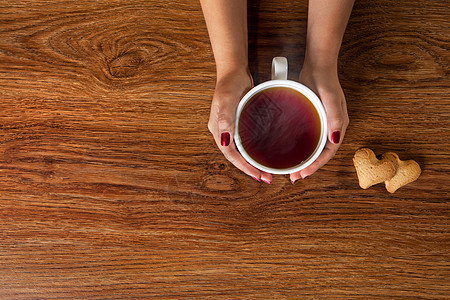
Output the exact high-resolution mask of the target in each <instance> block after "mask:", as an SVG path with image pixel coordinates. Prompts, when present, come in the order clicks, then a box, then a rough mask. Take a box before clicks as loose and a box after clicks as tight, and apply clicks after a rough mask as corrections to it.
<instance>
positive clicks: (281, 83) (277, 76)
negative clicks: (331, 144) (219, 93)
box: [234, 57, 327, 174]
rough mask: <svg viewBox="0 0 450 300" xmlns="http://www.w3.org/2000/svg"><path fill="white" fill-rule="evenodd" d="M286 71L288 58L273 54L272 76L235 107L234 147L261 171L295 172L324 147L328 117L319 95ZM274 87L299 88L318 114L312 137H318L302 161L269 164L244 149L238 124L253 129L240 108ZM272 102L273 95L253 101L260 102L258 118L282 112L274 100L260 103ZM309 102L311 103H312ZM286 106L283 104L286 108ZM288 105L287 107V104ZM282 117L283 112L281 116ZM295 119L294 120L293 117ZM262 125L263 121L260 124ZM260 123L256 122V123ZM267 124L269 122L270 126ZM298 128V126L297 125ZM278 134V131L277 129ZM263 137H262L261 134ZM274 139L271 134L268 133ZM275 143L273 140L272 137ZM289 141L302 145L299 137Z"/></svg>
mask: <svg viewBox="0 0 450 300" xmlns="http://www.w3.org/2000/svg"><path fill="white" fill-rule="evenodd" d="M287 74H288V62H287V59H286V58H285V57H275V58H273V60H272V76H271V78H272V79H271V80H269V81H266V82H263V83H261V84H259V85H257V86H255V87H254V88H252V89H251V90H250V91H249V92H248V93H247V94H246V95H245V96H244V97H243V98H242V99H241V101H240V102H239V105H238V107H237V111H236V125H235V134H234V142H235V144H236V147H237V149H238V150H239V152H240V153H241V155H242V156H243V157H244V159H245V160H246V161H247V162H248V163H250V164H251V165H252V166H254V167H255V168H257V169H259V170H262V171H264V172H267V173H271V174H290V173H294V172H298V171H300V170H302V169H304V168H306V167H307V166H309V165H310V164H312V163H313V162H314V161H315V160H316V159H317V157H318V156H319V155H320V153H321V152H322V151H323V148H324V147H325V144H326V142H327V117H326V113H325V110H324V108H323V105H322V102H321V101H320V99H319V97H317V95H316V94H315V93H314V92H313V91H311V90H310V89H309V88H307V87H306V86H305V85H303V84H301V83H299V82H296V81H292V80H287ZM273 88H282V89H287V90H293V92H298V93H300V94H301V95H302V96H303V97H302V99H305V101H309V102H308V103H306V104H307V105H309V106H310V107H312V112H313V113H314V114H315V115H316V116H317V118H318V120H317V122H318V126H320V129H318V131H319V133H318V134H317V137H316V138H315V141H317V142H316V143H315V147H314V145H313V150H312V151H311V153H310V154H309V155H308V157H306V158H305V159H303V160H302V161H301V162H298V163H296V164H295V165H291V166H283V167H281V168H280V167H272V166H268V165H265V164H264V163H261V160H260V161H257V159H255V158H253V157H252V156H251V155H250V154H249V152H250V151H247V150H248V149H246V146H245V145H246V144H248V143H246V141H245V138H244V137H243V136H242V137H241V134H242V133H243V132H241V133H240V129H241V127H242V128H244V127H247V130H250V131H251V130H252V126H248V124H246V125H245V126H244V125H243V124H241V123H242V119H241V118H242V117H243V111H244V110H246V109H248V108H247V107H248V106H249V104H250V103H252V101H256V100H255V99H256V98H257V96H258V95H261V94H263V93H264V92H267V91H268V90H269V89H271V90H272V91H273V90H274V89H273ZM271 101H272V102H273V101H276V99H272V100H271V99H264V100H263V101H262V102H261V101H259V102H257V103H258V104H256V102H254V103H253V106H255V105H259V106H260V107H256V108H253V111H254V112H257V114H261V115H263V116H262V119H263V121H261V122H266V121H267V120H268V119H271V118H272V119H273V118H280V114H283V111H281V110H278V108H277V107H276V103H275V105H274V104H273V103H272V104H271V105H272V107H269V108H267V107H263V106H264V105H263V104H264V103H268V102H271ZM311 104H312V106H311ZM285 109H286V108H285ZM287 109H289V108H287ZM274 110H277V111H276V113H278V115H277V116H273V115H274V114H275V113H274V112H273V111H274ZM281 117H282V116H281ZM255 118H258V116H256V117H255ZM294 121H295V120H294ZM263 125H264V124H263ZM258 126H261V124H256V127H258ZM269 127H270V126H269ZM285 130H287V129H284V130H280V131H283V132H286V131H285ZM300 130H301V129H300ZM277 133H278V132H267V133H266V134H270V135H274V136H276V135H277ZM278 134H279V133H278ZM263 138H264V137H263ZM271 138H272V140H273V137H271ZM275 143H276V140H275ZM292 143H299V144H298V145H297V146H296V147H302V144H301V143H302V141H292ZM259 144H262V145H263V146H262V148H261V149H260V151H262V152H264V149H263V148H264V142H262V143H259ZM280 145H281V143H280ZM297 149H298V148H297ZM262 155H264V153H262ZM270 155H271V156H275V157H276V156H277V155H280V156H282V155H284V153H283V151H281V152H280V153H270Z"/></svg>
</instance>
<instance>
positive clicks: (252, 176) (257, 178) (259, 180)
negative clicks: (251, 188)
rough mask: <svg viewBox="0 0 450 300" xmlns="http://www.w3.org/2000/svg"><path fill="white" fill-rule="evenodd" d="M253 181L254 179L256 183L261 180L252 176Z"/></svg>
mask: <svg viewBox="0 0 450 300" xmlns="http://www.w3.org/2000/svg"><path fill="white" fill-rule="evenodd" d="M252 178H253V179H255V180H256V181H258V182H260V181H261V180H260V179H259V178H258V177H255V176H252Z"/></svg>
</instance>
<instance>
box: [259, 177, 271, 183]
mask: <svg viewBox="0 0 450 300" xmlns="http://www.w3.org/2000/svg"><path fill="white" fill-rule="evenodd" d="M261 180H262V181H264V182H265V183H267V184H272V182H270V181H268V180H265V179H262V178H261Z"/></svg>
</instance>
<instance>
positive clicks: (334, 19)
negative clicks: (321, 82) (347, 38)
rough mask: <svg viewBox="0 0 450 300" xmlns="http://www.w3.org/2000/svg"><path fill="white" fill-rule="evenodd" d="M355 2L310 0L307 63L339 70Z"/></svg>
mask: <svg viewBox="0 0 450 300" xmlns="http://www.w3.org/2000/svg"><path fill="white" fill-rule="evenodd" d="M353 3H354V0H309V5H308V30H307V38H306V54H305V63H307V64H308V63H311V64H314V65H315V66H317V67H321V66H323V67H326V68H334V69H337V58H338V55H339V49H340V47H341V43H342V37H343V36H344V32H345V28H346V26H347V22H348V19H349V17H350V13H351V11H352V7H353Z"/></svg>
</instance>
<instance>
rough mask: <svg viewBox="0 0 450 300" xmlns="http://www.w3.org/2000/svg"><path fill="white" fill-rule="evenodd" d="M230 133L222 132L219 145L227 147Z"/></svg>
mask: <svg viewBox="0 0 450 300" xmlns="http://www.w3.org/2000/svg"><path fill="white" fill-rule="evenodd" d="M230 138H231V137H230V133H229V132H223V133H222V134H221V135H220V144H221V145H222V146H228V145H229V144H230Z"/></svg>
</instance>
